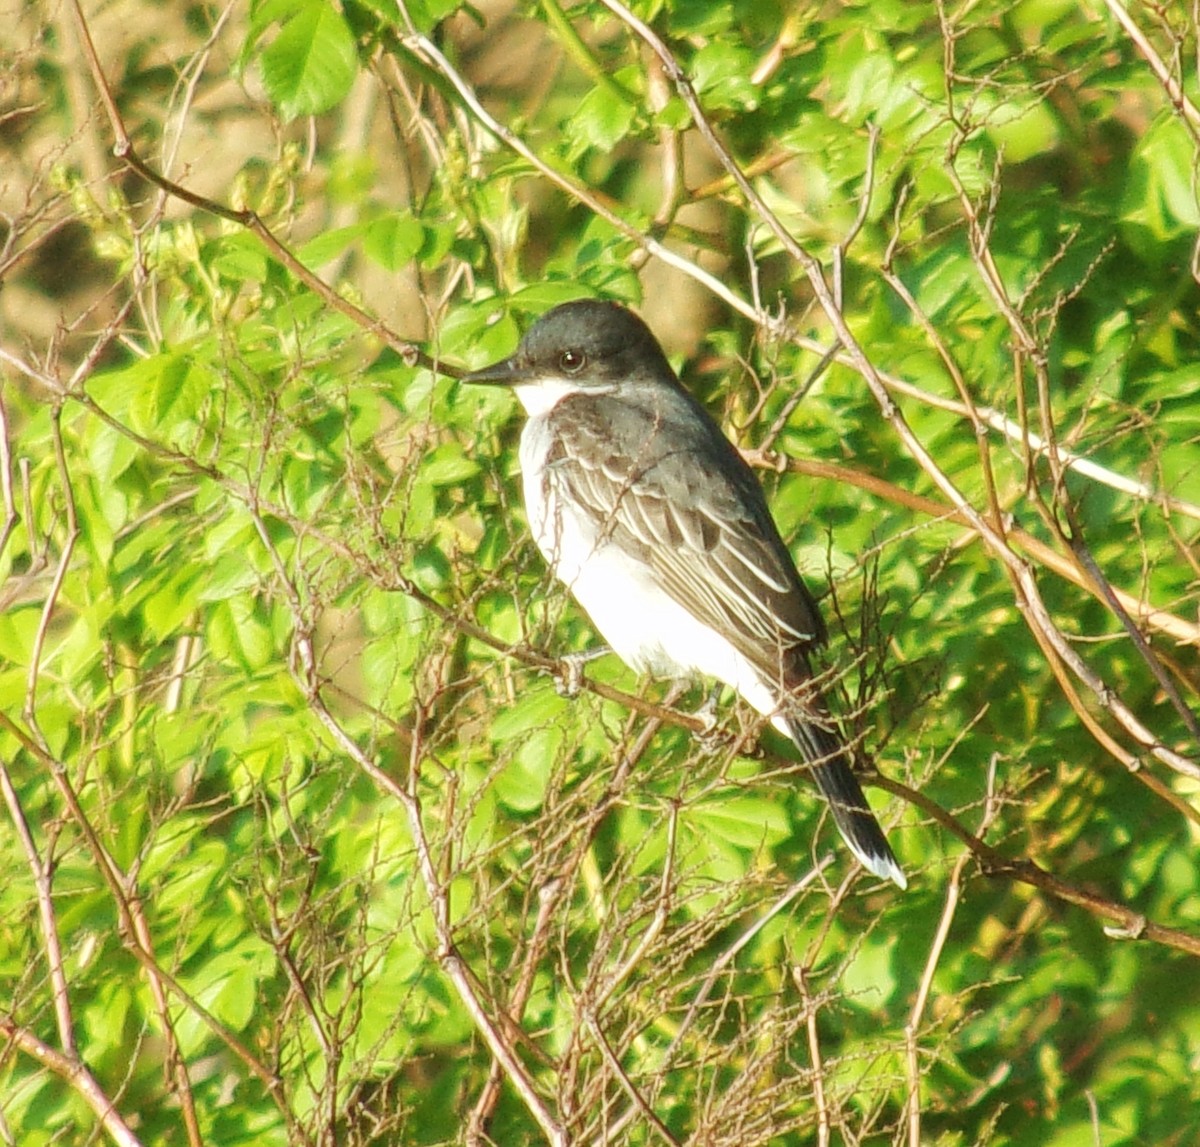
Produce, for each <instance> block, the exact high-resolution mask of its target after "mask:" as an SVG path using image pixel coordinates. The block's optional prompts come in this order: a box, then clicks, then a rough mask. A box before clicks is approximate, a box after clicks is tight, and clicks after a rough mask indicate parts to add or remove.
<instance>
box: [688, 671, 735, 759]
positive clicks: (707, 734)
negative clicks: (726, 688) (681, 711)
mask: <svg viewBox="0 0 1200 1147" xmlns="http://www.w3.org/2000/svg"><path fill="white" fill-rule="evenodd" d="M721 688H722V687H721V686H720V685H714V686H713V687H712V688H711V689H710V690H709V691H708V696H707V697H705V699H704V704H703V705H701V706H700V708H699V709H697V710H696V712H695V713H694V714H693V716H695V717H698V718H699V719H700V720H701V721H702V722H703V723H704V727H703V728H702V729H701V730H700V731H699V732H698V733H694V734H693V736H694V737H695V738H696V740H697V742H698V743H699V745H700V748H701V751H703V752H705V753H715V752H716V751H717V750H718V749H719V748H721V746H722V745H724V744H726V743H727V742H728V740H729V737H728V736H727V735H726V734H725V733H722V732H721V731H720V730H719V729H718V728H717V702H718V701H720V699H721Z"/></svg>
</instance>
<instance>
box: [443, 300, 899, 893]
mask: <svg viewBox="0 0 1200 1147" xmlns="http://www.w3.org/2000/svg"><path fill="white" fill-rule="evenodd" d="M463 381H464V382H469V383H492V384H496V385H502V386H510V387H512V388H513V390H514V391H515V392H516V395H517V398H518V399H520V401H521V404H522V406H524V407H525V411H526V413H527V414H528V416H529V418H528V421H527V422H526V423H525V428H524V430H523V432H522V434H521V446H520V461H521V471H522V476H523V481H524V487H525V507H526V511H527V513H528V515H529V524H530V527H531V529H532V530H533V536H534V539H535V540H536V542H537V545H538V549H539V550H541V552H542V555H543V557H545V559H546V561H547V563H549V566H550V568H551V570H552V571H553V572H554V575H555V576H556V577H557V578H558V579H559V580H560V581H562V582H563V583H564V584H565V585H566V586H567V588H568V589H569V590H570V591H571V593H572V595H573V596H574V597H575V599H576V601H578V602H579V604H580V605H582V606H583V608H584V609H585V610H586V611H587V613H588V616H589V617H591V619H592V622H593V623H594V624H595V626H596V628H597V629H599V630H600V632H601V633H602V634H603V636H604V637H605V639H606V640H607V641H608V643H609V645H611V646H612V648H613V650H614V651H615V652H616V653H617V654H618V655H619V656H620V657H621V659H622V660H623V661H624V662H625V663H626V664H627V665H629V666H630V667H631V668H633V669H635V670H637V671H638V672H646V671H648V672H650V673H653V674H656V675H658V676H665V677H674V678H685V677H692V676H695V675H703V676H706V677H711V678H715V679H716V680H718V681H720V682H723V683H724V684H725V685H727V686H729V687H730V688H731V689H734V690H735V691H736V692H737V693H739V694H740V695H741V696H742V697H744V698H745V699H746V700H747V701H748V702H749V703H750V704H751V705H753V706H754V708H755V709H757V710H758V711H759V712H760V713H762V714H763V715H764V716H766V717H768V718H770V721H771V723H772V724H773V725H774V726H775V727H776V728H777V729H779V730H780V731H781V732H782V733H784V734H785V735H786V736H789V737H790V738H791V739H792V740H793V741H794V742H795V744H796V747H797V748H798V749H799V750H800V752H801V754H802V755H803V757H804V759H805V761H806V762H807V763H808V765H809V766H810V767H811V769H812V774H813V776H814V777H815V778H816V781H817V784H818V785H819V786H820V789H821V792H822V793H823V794H824V795H825V798H826V799H827V800H828V801H829V805H830V808H831V809H832V811H833V819H834V823H835V824H836V825H837V827H838V829H839V831H840V832H841V834H842V836H843V838H844V839H845V841H846V843H847V844H848V845H849V846H850V850H851V851H852V852H853V853H854V855H855V856H856V857H858V859H859V860H861V861H862V863H863V864H865V865H866V866H867V868H869V869H870V870H871V871H872V872H874V873H875V874H876V875H877V876H881V877H886V878H888V879H890V880H894V881H895V882H896V883H897V884H898V885H899V886H900V887H901V888H903V887H905V885H906V883H907V882H906V880H905V877H904V873H903V872H901V871H900V866H899V865H898V864H897V863H896V857H895V856H894V855H893V853H892V850H891V848H890V847H889V845H888V842H887V840H886V838H885V837H884V835H883V830H882V829H881V828H880V827H879V822H878V821H877V820H876V819H875V816H874V814H873V813H872V812H871V807H870V805H868V804H867V800H866V797H865V796H864V795H863V791H862V788H861V787H860V786H859V783H858V781H857V779H856V778H855V776H854V773H853V771H852V770H851V753H850V750H849V749H848V748H847V747H846V744H845V742H844V741H843V740H842V739H841V737H840V736H839V734H838V731H837V726H836V724H835V723H834V721H833V720H832V718H831V717H830V714H829V710H828V709H827V708H826V705H825V703H824V701H823V700H822V698H821V696H820V694H819V691H818V688H817V686H816V683H815V681H814V678H813V671H812V667H811V665H810V662H809V654H810V652H811V651H812V650H814V649H815V648H816V647H818V646H820V645H822V644H823V643H824V642H825V640H826V637H827V634H826V630H825V625H824V622H823V621H822V620H821V615H820V613H819V612H818V609H817V604H816V602H815V601H814V600H813V598H812V595H811V594H810V593H809V592H808V590H807V589H806V588H805V586H804V583H803V582H802V581H801V580H800V575H799V574H798V573H797V572H796V566H795V563H794V562H793V561H792V558H791V555H790V554H789V553H788V550H787V547H786V546H785V545H784V544H783V540H782V538H780V536H779V531H778V529H776V527H775V523H774V521H773V520H772V518H771V515H770V512H769V511H768V509H767V503H766V499H765V498H764V497H763V492H762V487H761V486H760V485H759V483H758V480H757V479H756V478H755V476H754V474H753V472H752V471H751V470H750V467H749V466H748V465H747V464H746V462H745V461H744V460H743V459H742V457H741V455H739V454H738V452H737V451H736V450H735V449H734V448H733V446H732V445H731V444H730V442H729V441H728V439H726V437H725V436H724V435H723V434H722V433H721V431H720V430H719V429H718V427H717V424H716V423H715V422H714V421H713V420H712V418H710V417H709V415H708V414H707V412H706V411H705V410H704V408H703V407H702V406H701V405H700V404H699V403H698V402H697V401H696V400H695V399H694V398H693V397H692V396H691V395H690V394H689V393H688V392H687V391H686V390H684V388H683V387H682V385H680V382H679V379H678V378H677V377H676V376H675V372H674V371H673V370H672V369H671V367H670V364H669V363H668V362H667V359H666V356H665V355H664V354H663V351H662V348H661V347H660V346H659V345H658V343H657V341H656V340H655V338H654V335H652V334H651V333H650V330H649V328H648V327H647V326H646V324H645V323H643V322H642V320H641V319H639V318H638V317H637V316H636V315H634V314H633V313H632V312H631V311H628V310H626V309H625V308H624V307H621V306H618V305H617V304H615V303H605V302H596V301H594V300H583V301H580V302H574V303H566V304H564V305H562V306H559V307H555V308H554V309H553V310H552V311H550V312H548V313H547V314H545V315H543V316H542V318H540V319H538V321H537V322H535V323H534V324H533V326H532V327H530V329H529V331H528V333H527V334H526V335H525V337H524V338H523V339H522V340H521V344H520V346H519V347H518V348H517V350H516V353H515V354H513V355H512V356H511V357H510V358H506V359H504V360H503V361H501V362H497V363H494V364H493V365H492V366H488V367H485V368H484V369H483V370H477V371H474V372H472V373H470V374H467V375H466V376H465V377H464V378H463Z"/></svg>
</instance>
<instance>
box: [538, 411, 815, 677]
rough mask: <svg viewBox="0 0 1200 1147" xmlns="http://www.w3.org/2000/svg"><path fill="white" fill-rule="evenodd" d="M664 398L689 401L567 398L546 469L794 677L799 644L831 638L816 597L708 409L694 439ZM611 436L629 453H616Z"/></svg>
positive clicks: (603, 527)
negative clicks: (699, 435) (699, 433)
mask: <svg viewBox="0 0 1200 1147" xmlns="http://www.w3.org/2000/svg"><path fill="white" fill-rule="evenodd" d="M669 398H671V399H672V400H676V399H677V400H678V401H682V402H685V404H686V405H685V408H684V409H683V410H681V411H672V410H671V409H670V408H669V407H668V408H667V409H666V410H664V409H662V399H661V397H655V396H654V395H650V396H648V397H647V399H646V401H645V402H643V403H641V404H639V403H637V402H630V401H629V400H628V398H627V397H624V396H623V398H622V400H621V402H620V404H617V403H616V401H615V400H613V399H611V398H608V397H607V396H577V397H576V396H572V397H568V398H566V399H564V400H562V401H561V402H560V403H559V404H558V406H557V407H555V409H554V411H552V412H551V414H550V418H551V419H552V420H554V426H553V432H554V433H553V439H554V443H555V445H554V448H553V449H552V451H551V454H550V457H549V458H548V459H547V462H548V466H547V475H548V477H549V478H550V479H551V480H552V481H554V482H556V483H558V484H559V485H560V488H561V490H562V493H563V495H564V496H565V497H567V498H569V499H571V501H572V503H573V504H574V505H575V506H576V507H578V509H579V510H580V511H582V512H584V513H585V514H587V516H588V517H589V518H590V519H591V520H592V522H593V523H594V525H595V526H596V528H597V530H598V532H599V534H600V536H602V537H606V538H608V539H610V540H611V541H612V542H613V543H614V544H617V545H620V546H622V547H623V548H624V549H626V550H627V551H628V552H629V553H630V554H632V555H633V556H636V557H637V558H639V559H640V560H641V561H642V562H644V563H645V565H646V566H647V569H648V570H649V572H650V573H651V576H653V577H654V578H655V579H656V580H657V582H658V584H659V585H660V586H661V587H662V589H663V590H664V591H665V592H667V593H668V594H670V595H671V597H673V598H674V599H675V600H676V601H678V602H679V603H680V604H681V605H682V606H683V607H684V608H685V609H687V610H688V611H689V612H690V613H691V614H692V615H693V616H695V617H697V618H699V619H700V620H701V621H704V622H705V623H707V624H709V625H711V626H713V627H715V628H718V629H719V630H720V631H721V632H722V633H724V634H726V636H727V637H728V638H729V639H730V641H731V642H732V643H733V645H734V646H735V648H737V649H738V651H739V652H740V653H742V654H743V655H744V656H746V657H747V658H748V659H749V660H750V661H751V663H752V664H754V665H756V666H757V667H758V668H759V669H760V670H761V671H762V672H763V673H764V674H766V675H768V677H769V678H778V677H779V676H780V675H781V674H782V677H783V679H787V678H788V677H790V676H791V673H790V672H789V668H790V663H791V662H793V660H797V659H798V660H797V666H796V667H797V668H799V663H800V662H803V659H804V651H805V650H807V649H809V648H810V647H811V646H813V645H815V644H819V643H821V642H823V641H824V640H825V627H824V625H823V623H822V621H821V618H820V615H819V613H818V611H817V607H816V603H815V602H814V601H813V599H812V597H811V595H810V594H809V592H808V590H807V589H806V588H805V586H804V584H803V583H802V582H801V581H800V578H799V575H798V574H797V573H796V568H795V565H794V564H793V562H792V559H791V556H790V555H789V554H788V552H787V549H786V547H785V546H784V544H783V542H782V540H781V539H780V537H779V533H778V531H777V529H776V527H775V524H774V522H773V521H772V519H771V517H770V514H769V512H768V510H767V506H766V500H765V498H764V497H763V494H762V488H761V487H760V486H759V484H758V481H757V479H756V478H755V477H754V475H753V474H752V473H751V471H750V469H749V467H747V466H746V464H745V462H744V461H743V460H742V458H741V457H740V455H738V454H737V452H736V451H735V450H734V449H733V447H732V446H731V445H730V444H729V442H728V441H727V440H726V439H725V438H724V436H722V435H721V433H720V431H719V430H717V429H716V427H715V425H713V424H712V423H711V422H709V421H708V420H707V416H705V423H704V425H705V429H706V434H705V436H704V437H703V439H702V440H700V439H698V438H697V433H696V423H695V421H694V418H693V408H692V406H691V403H690V400H687V399H685V397H684V395H683V392H682V391H680V392H679V394H678V396H676V395H675V394H673V393H672V394H671V395H670V396H669ZM579 399H583V401H579ZM695 409H698V408H695ZM614 424H615V425H614ZM614 429H615V430H616V431H618V432H619V433H613V430H614ZM614 442H620V443H623V444H624V445H625V447H626V448H627V450H626V454H627V456H625V457H620V456H617V454H615V453H614V445H613V444H614ZM701 478H702V480H699V479H701ZM781 659H782V663H781Z"/></svg>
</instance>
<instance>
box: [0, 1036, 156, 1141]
mask: <svg viewBox="0 0 1200 1147" xmlns="http://www.w3.org/2000/svg"><path fill="white" fill-rule="evenodd" d="M0 1035H2V1036H3V1037H4V1038H5V1039H6V1040H9V1041H10V1042H11V1043H12V1044H14V1045H15V1046H16V1047H18V1048H20V1049H21V1051H23V1052H24V1053H25V1054H26V1055H28V1056H30V1057H31V1058H32V1059H35V1060H37V1062H38V1063H40V1064H41V1065H42V1066H43V1067H45V1068H47V1069H48V1070H49V1071H52V1072H53V1073H54V1074H55V1075H57V1076H58V1077H59V1078H60V1079H62V1080H64V1081H65V1082H66V1083H68V1084H70V1086H71V1088H72V1089H73V1090H74V1091H75V1092H76V1093H77V1094H78V1095H79V1097H80V1098H81V1099H82V1100H83V1101H84V1103H86V1104H87V1105H88V1107H90V1108H91V1110H92V1114H93V1115H95V1117H96V1121H97V1122H98V1123H99V1124H100V1126H101V1127H103V1128H104V1130H105V1132H106V1133H107V1134H108V1135H110V1136H111V1137H112V1138H113V1140H114V1141H115V1142H116V1143H117V1144H119V1147H141V1140H140V1139H139V1138H138V1137H137V1136H136V1135H135V1134H134V1133H133V1130H132V1129H131V1128H130V1126H129V1124H128V1123H126V1122H125V1120H124V1119H123V1118H122V1117H121V1113H120V1112H119V1111H117V1109H116V1108H115V1107H114V1106H113V1104H112V1100H110V1099H109V1098H108V1096H107V1095H106V1094H105V1093H104V1089H103V1088H102V1087H101V1086H100V1084H99V1083H98V1082H97V1081H96V1077H95V1076H94V1075H93V1074H92V1073H91V1072H90V1071H89V1070H88V1068H87V1065H86V1064H84V1063H83V1062H82V1061H81V1060H80V1059H79V1058H78V1057H77V1056H74V1055H67V1054H64V1053H63V1052H61V1051H57V1050H56V1049H54V1048H52V1047H51V1046H50V1045H49V1044H47V1043H43V1042H42V1041H41V1040H40V1039H38V1037H37V1036H36V1035H34V1034H33V1032H31V1031H29V1030H28V1029H26V1028H23V1027H21V1026H19V1025H18V1024H17V1023H15V1022H14V1021H13V1020H12V1019H11V1017H9V1016H0Z"/></svg>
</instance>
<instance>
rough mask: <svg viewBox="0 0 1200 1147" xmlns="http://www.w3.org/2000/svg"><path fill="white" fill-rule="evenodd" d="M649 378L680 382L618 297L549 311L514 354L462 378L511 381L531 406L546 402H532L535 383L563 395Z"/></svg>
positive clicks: (647, 330) (500, 382)
mask: <svg viewBox="0 0 1200 1147" xmlns="http://www.w3.org/2000/svg"><path fill="white" fill-rule="evenodd" d="M649 378H657V379H664V380H666V381H669V382H672V383H674V382H675V374H674V372H673V371H672V370H671V367H670V364H669V363H668V362H667V359H666V356H665V355H664V354H663V352H662V348H661V347H660V346H659V345H658V342H657V340H656V339H655V338H654V336H653V335H652V334H651V333H650V328H649V327H647V326H646V324H645V323H644V322H642V320H641V319H639V318H638V317H637V315H635V314H634V313H633V312H632V311H630V310H627V309H626V308H625V307H622V306H620V305H619V304H618V303H606V302H600V301H598V300H596V299H580V300H579V301H578V302H574V303H563V304H562V306H559V307H555V308H554V309H553V310H552V311H547V312H546V314H544V315H542V317H541V318H540V319H538V320H537V322H535V323H534V324H533V326H531V327H530V328H529V330H528V331H527V332H526V334H525V337H524V338H523V339H522V340H521V345H520V346H518V347H517V349H516V352H515V353H514V354H512V355H511V356H510V357H508V358H506V359H502V360H501V361H500V362H497V363H493V364H492V365H491V366H486V367H484V368H483V369H482V370H476V371H472V372H471V373H470V374H468V375H465V376H464V377H463V382H482V383H492V384H494V385H498V386H512V387H514V388H516V390H517V394H518V396H519V397H520V398H521V401H522V402H523V403H524V405H525V406H526V408H528V409H530V411H531V412H532V410H533V405H538V406H541V405H543V404H542V403H540V402H538V403H534V404H531V401H530V400H531V397H532V394H531V392H532V390H534V389H535V388H541V387H546V388H547V389H548V390H549V391H553V392H555V393H556V396H557V397H561V396H562V394H563V392H564V391H578V390H592V389H595V390H611V389H613V388H614V386H615V385H617V384H618V383H621V382H628V381H631V380H634V379H643V380H644V379H649ZM547 397H550V395H549V394H547ZM553 404H554V403H553V401H550V402H548V403H546V404H545V405H547V406H552V405H553Z"/></svg>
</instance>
